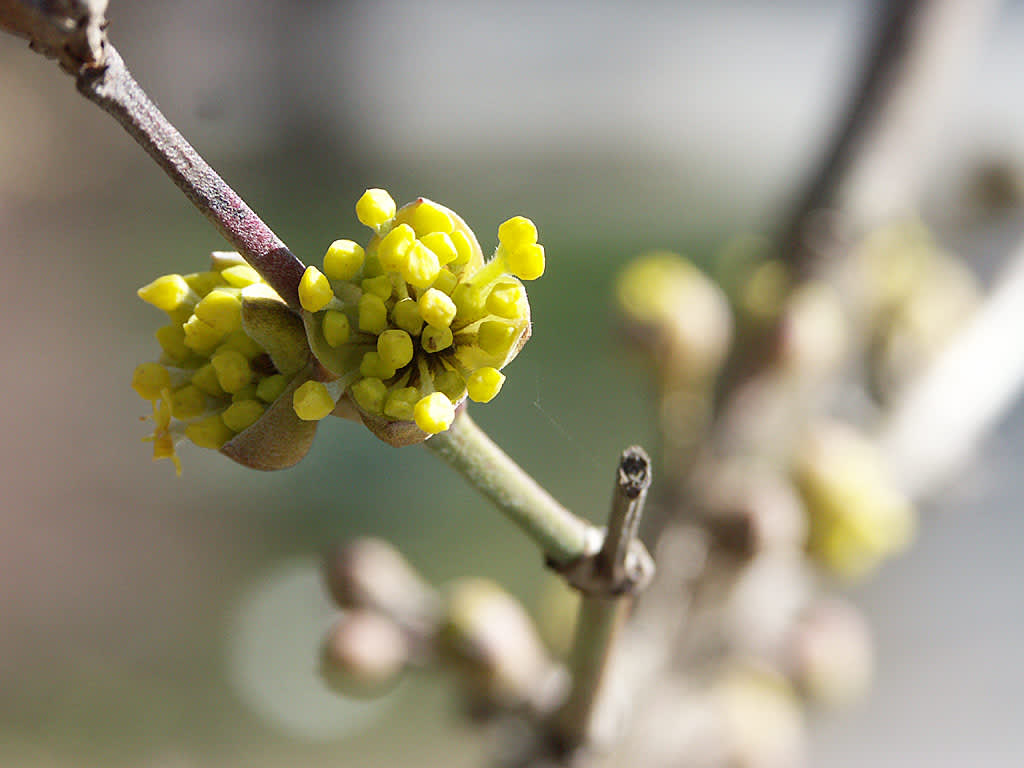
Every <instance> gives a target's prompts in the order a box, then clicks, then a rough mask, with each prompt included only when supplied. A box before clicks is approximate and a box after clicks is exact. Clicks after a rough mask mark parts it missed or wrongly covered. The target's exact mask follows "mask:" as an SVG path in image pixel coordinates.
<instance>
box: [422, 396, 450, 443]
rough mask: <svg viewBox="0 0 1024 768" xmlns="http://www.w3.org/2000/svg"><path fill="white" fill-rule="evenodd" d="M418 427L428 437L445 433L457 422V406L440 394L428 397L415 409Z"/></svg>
mask: <svg viewBox="0 0 1024 768" xmlns="http://www.w3.org/2000/svg"><path fill="white" fill-rule="evenodd" d="M413 417H414V418H415V420H416V426H417V427H419V428H420V429H422V430H423V431H424V432H426V433H427V434H428V435H436V434H437V433H438V432H444V431H445V430H446V429H448V427H450V426H451V425H452V422H453V421H454V420H455V406H454V405H452V401H451V400H449V399H448V398H447V397H445V395H443V394H441V393H440V392H434V393H433V394H430V395H427V396H426V397H424V398H422V399H421V400H420V401H419V402H417V403H416V406H415V407H414V409H413Z"/></svg>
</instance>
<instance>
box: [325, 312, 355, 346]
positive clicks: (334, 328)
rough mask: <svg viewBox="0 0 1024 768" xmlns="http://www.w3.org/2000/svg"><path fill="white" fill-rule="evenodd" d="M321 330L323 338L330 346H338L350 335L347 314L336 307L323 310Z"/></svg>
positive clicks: (350, 330)
mask: <svg viewBox="0 0 1024 768" xmlns="http://www.w3.org/2000/svg"><path fill="white" fill-rule="evenodd" d="M323 330H324V339H326V340H327V343H328V344H330V345H331V346H332V347H340V346H341V345H342V344H344V343H345V342H346V341H348V339H349V336H351V335H352V328H351V325H350V324H349V321H348V315H346V314H345V313H344V312H339V311H338V310H336V309H328V310H327V311H326V312H324V320H323Z"/></svg>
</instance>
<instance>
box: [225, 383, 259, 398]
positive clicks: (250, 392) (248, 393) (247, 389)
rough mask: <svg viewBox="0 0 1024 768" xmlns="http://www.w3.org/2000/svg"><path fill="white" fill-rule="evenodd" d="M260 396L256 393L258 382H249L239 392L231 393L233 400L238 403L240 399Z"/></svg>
mask: <svg viewBox="0 0 1024 768" xmlns="http://www.w3.org/2000/svg"><path fill="white" fill-rule="evenodd" d="M257 397H258V395H257V394H256V383H255V382H249V383H248V384H246V385H245V386H244V387H242V388H241V389H240V390H238V391H237V392H232V393H231V402H232V403H237V402H239V401H240V400H255V399H256V398H257Z"/></svg>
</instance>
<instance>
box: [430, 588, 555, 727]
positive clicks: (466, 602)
mask: <svg viewBox="0 0 1024 768" xmlns="http://www.w3.org/2000/svg"><path fill="white" fill-rule="evenodd" d="M445 609H446V615H445V622H444V625H443V628H442V631H441V633H440V635H439V650H440V652H441V654H442V657H443V658H444V659H446V660H447V661H448V662H449V663H450V664H451V665H452V666H453V667H454V668H455V669H456V670H457V671H458V672H459V673H460V676H461V680H462V682H463V684H464V686H465V689H466V691H467V693H468V694H469V695H470V697H471V699H473V700H474V703H476V704H479V705H484V706H486V707H494V708H499V709H507V708H516V707H519V706H522V705H524V704H527V703H529V702H532V701H535V697H536V696H537V695H538V692H539V691H542V690H544V689H545V683H546V681H547V680H549V679H550V677H551V674H552V663H551V660H550V659H549V658H548V655H547V653H546V651H545V650H544V646H543V644H542V643H541V640H540V638H539V637H538V635H537V632H536V630H535V629H534V626H533V623H532V622H531V621H530V617H529V616H528V615H527V614H526V611H525V610H524V609H523V607H522V605H520V603H519V602H518V601H517V600H516V599H515V598H513V597H512V596H511V595H509V594H508V593H507V592H505V591H504V590H503V589H501V587H499V586H498V585H497V584H494V583H493V582H490V581H486V580H484V579H465V580H461V581H458V582H455V583H454V584H453V585H451V587H450V588H449V589H448V592H447V595H446V600H445Z"/></svg>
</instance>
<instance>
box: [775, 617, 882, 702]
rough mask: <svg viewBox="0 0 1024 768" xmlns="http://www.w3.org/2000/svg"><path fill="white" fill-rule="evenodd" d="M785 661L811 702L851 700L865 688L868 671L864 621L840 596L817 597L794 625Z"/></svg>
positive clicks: (871, 669) (868, 646) (870, 651)
mask: <svg viewBox="0 0 1024 768" xmlns="http://www.w3.org/2000/svg"><path fill="white" fill-rule="evenodd" d="M785 661H786V666H787V668H788V671H789V673H790V675H791V677H792V678H793V680H794V681H795V682H796V684H797V686H798V687H799V689H800V691H801V693H803V694H804V695H805V696H807V697H808V698H809V699H810V700H811V701H813V702H814V703H815V704H821V705H824V706H828V707H841V706H845V705H849V704H852V703H854V702H855V701H857V700H858V699H860V698H861V697H862V696H863V695H864V694H865V693H867V690H868V688H869V687H870V685H871V678H872V675H873V672H874V651H873V648H872V643H871V633H870V631H869V628H868V624H867V622H866V621H865V620H864V617H863V616H862V615H861V614H860V611H858V610H857V608H856V607H854V606H853V605H852V604H851V603H849V602H847V601H845V600H840V599H837V598H822V599H820V600H817V601H816V602H815V603H813V604H812V605H811V606H810V607H809V608H808V610H807V611H806V612H805V614H804V615H803V616H802V617H801V618H800V621H799V622H797V624H796V626H795V627H794V630H793V633H792V635H791V637H790V641H789V648H788V651H787V654H786V659H785Z"/></svg>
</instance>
